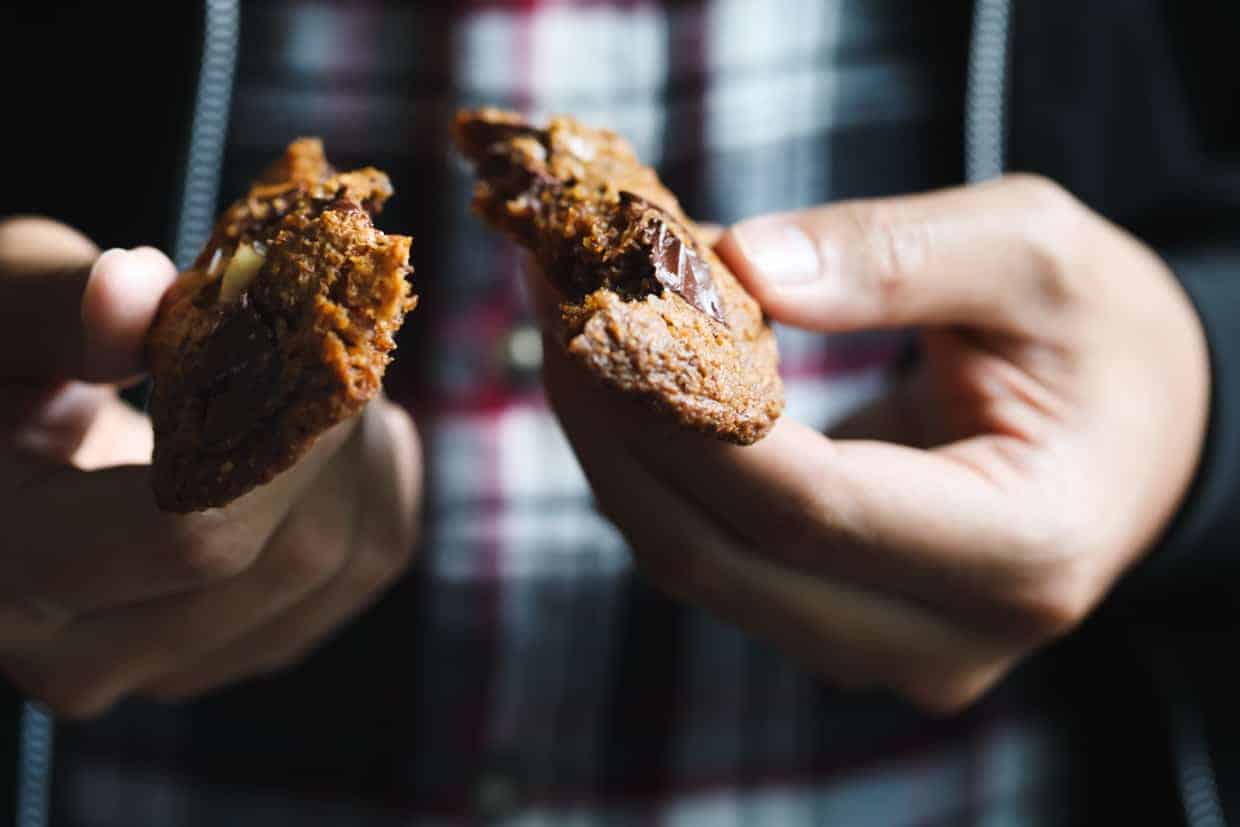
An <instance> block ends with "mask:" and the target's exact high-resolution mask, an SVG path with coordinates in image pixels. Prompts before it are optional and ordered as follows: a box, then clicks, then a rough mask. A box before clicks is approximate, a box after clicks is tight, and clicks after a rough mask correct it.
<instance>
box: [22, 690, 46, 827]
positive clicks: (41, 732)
mask: <svg viewBox="0 0 1240 827" xmlns="http://www.w3.org/2000/svg"><path fill="white" fill-rule="evenodd" d="M52 735H53V723H52V717H51V716H50V715H48V714H47V713H46V712H45V711H43V709H42V708H41V707H39V706H38V705H37V704H34V703H30V702H27V703H26V704H25V705H24V706H23V707H22V717H21V736H20V737H21V754H20V756H19V758H18V762H19V763H18V767H19V770H18V778H17V813H16V815H17V827H44V826H45V825H46V824H47V803H48V793H49V791H50V784H49V783H48V782H49V779H50V777H51V769H52Z"/></svg>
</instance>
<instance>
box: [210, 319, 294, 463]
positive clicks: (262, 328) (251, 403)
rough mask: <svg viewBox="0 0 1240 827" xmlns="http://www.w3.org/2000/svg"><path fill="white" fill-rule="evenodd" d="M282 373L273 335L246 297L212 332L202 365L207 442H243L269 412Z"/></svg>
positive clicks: (218, 445) (219, 445)
mask: <svg viewBox="0 0 1240 827" xmlns="http://www.w3.org/2000/svg"><path fill="white" fill-rule="evenodd" d="M280 372H281V364H280V353H279V351H278V350H277V348H276V341H275V335H274V334H273V333H272V331H271V328H269V327H268V326H267V324H266V323H264V322H263V320H262V318H261V317H260V316H259V315H258V313H257V312H255V310H254V308H253V306H252V305H251V304H250V303H249V302H248V301H247V300H246V298H245V297H244V296H243V297H242V300H241V301H240V302H239V303H238V305H237V306H236V308H235V310H232V311H230V312H229V314H228V315H227V316H226V317H224V318H223V319H222V320H221V322H220V324H219V326H218V327H217V328H216V329H215V332H214V333H212V334H211V338H210V339H209V340H208V342H207V347H206V353H204V354H203V357H202V362H201V363H200V364H199V367H198V376H197V377H196V380H195V384H198V383H201V386H202V387H203V388H204V393H205V396H206V408H205V410H204V413H203V427H202V435H203V440H204V442H205V443H206V444H207V445H209V446H211V447H212V448H217V449H220V450H227V449H228V448H229V447H231V446H233V445H235V444H236V443H238V442H240V441H241V439H242V438H244V437H245V435H246V434H247V433H248V432H249V431H250V430H251V429H252V428H253V427H254V426H255V425H256V424H257V423H258V422H260V421H261V420H262V419H263V417H265V416H266V415H267V414H268V413H269V412H270V411H269V408H271V407H272V404H273V399H274V397H275V391H276V388H277V385H278V384H279V381H280Z"/></svg>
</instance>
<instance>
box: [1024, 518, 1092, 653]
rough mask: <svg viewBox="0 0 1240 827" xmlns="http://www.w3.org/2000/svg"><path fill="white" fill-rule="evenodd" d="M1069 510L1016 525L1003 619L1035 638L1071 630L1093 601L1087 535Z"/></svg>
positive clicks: (1057, 634) (1032, 639)
mask: <svg viewBox="0 0 1240 827" xmlns="http://www.w3.org/2000/svg"><path fill="white" fill-rule="evenodd" d="M1067 513H1068V512H1067V511H1063V512H1061V513H1060V514H1059V516H1058V518H1057V519H1052V518H1045V519H1042V520H1022V521H1019V522H1017V523H1015V524H1014V525H1015V535H1014V538H1013V539H1014V544H1013V547H1012V549H1011V552H1010V553H1011V558H1010V559H1011V561H1012V562H1011V565H1010V567H1009V572H1008V574H1009V576H1008V577H1007V578H1005V579H1006V581H1007V583H1008V584H1009V586H1008V588H1007V589H1006V590H1005V591H1006V594H1005V595H1004V598H1003V603H1004V608H1005V610H1006V614H1007V618H1006V622H1007V624H1008V626H1009V628H1011V629H1012V630H1013V631H1014V632H1015V633H1016V635H1017V636H1023V637H1026V638H1028V639H1029V640H1031V641H1033V642H1035V643H1041V642H1044V641H1047V640H1050V639H1053V638H1056V637H1060V636H1062V635H1063V634H1065V633H1067V632H1069V631H1071V630H1072V629H1073V628H1075V627H1076V626H1077V625H1078V624H1080V623H1081V621H1083V620H1084V619H1085V616H1086V615H1087V614H1088V613H1089V611H1090V609H1091V608H1092V606H1093V602H1094V596H1095V592H1096V588H1095V583H1094V577H1093V576H1092V569H1091V568H1090V566H1089V562H1090V560H1091V558H1092V555H1091V554H1090V553H1089V552H1088V549H1089V547H1090V544H1089V540H1088V538H1087V537H1086V535H1085V533H1084V531H1083V530H1082V529H1081V527H1079V526H1076V525H1074V522H1073V520H1072V519H1071V518H1069V517H1067V516H1066V514H1067Z"/></svg>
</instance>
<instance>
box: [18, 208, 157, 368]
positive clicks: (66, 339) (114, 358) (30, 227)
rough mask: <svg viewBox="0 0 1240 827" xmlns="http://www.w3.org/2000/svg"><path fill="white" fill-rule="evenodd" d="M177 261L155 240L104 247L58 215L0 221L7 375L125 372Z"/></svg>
mask: <svg viewBox="0 0 1240 827" xmlns="http://www.w3.org/2000/svg"><path fill="white" fill-rule="evenodd" d="M175 277H176V268H175V267H173V265H172V262H171V261H169V260H168V258H167V257H166V256H165V255H164V254H163V253H160V252H159V251H157V250H155V249H153V248H150V247H139V248H137V249H134V250H119V249H117V250H108V251H107V252H105V253H103V254H102V255H99V253H98V250H97V248H96V247H95V246H94V245H93V244H92V243H91V242H90V241H89V240H88V239H86V237H85V236H83V235H81V234H80V233H78V232H76V231H75V230H72V229H70V228H69V227H67V226H65V225H63V224H59V223H57V222H54V221H49V220H47V219H39V218H15V219H9V220H7V221H4V222H2V223H0V378H4V379H23V380H54V379H65V378H79V379H88V380H92V381H110V380H119V379H123V378H125V377H127V376H131V375H133V374H135V373H138V372H140V371H141V370H142V339H143V336H144V335H145V333H146V329H147V327H148V326H149V325H150V322H151V319H152V317H153V316H154V314H155V310H156V308H157V307H158V306H159V300H160V297H161V296H162V295H163V291H164V289H165V288H166V287H167V286H168V284H170V283H171V281H172V280H173V279H174V278H175Z"/></svg>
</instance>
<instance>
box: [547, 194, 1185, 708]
mask: <svg viewBox="0 0 1240 827" xmlns="http://www.w3.org/2000/svg"><path fill="white" fill-rule="evenodd" d="M716 250H717V251H718V252H719V254H720V256H721V257H722V258H723V259H724V261H725V262H726V263H727V264H728V265H729V266H730V267H731V268H732V269H733V271H734V272H735V273H736V274H737V275H738V277H740V278H741V280H742V281H743V282H744V283H745V285H746V287H747V288H748V289H749V290H750V292H751V293H753V295H754V296H755V297H756V298H757V299H758V301H759V302H760V303H761V304H762V306H763V308H764V309H765V311H766V312H767V313H768V314H769V315H770V316H771V317H772V318H774V319H776V320H778V321H781V322H784V323H787V324H790V325H795V326H798V327H803V328H808V329H811V330H816V331H822V332H842V331H853V330H861V329H866V328H887V327H904V326H916V327H918V328H919V329H920V330H921V331H922V332H921V333H920V336H921V341H922V345H923V353H924V359H923V361H922V364H921V367H920V368H919V370H918V371H917V373H916V375H915V376H913V377H912V378H911V379H910V380H909V381H908V382H907V383H905V384H904V385H902V386H900V387H898V388H896V389H895V390H894V391H893V392H892V393H891V395H890V396H888V397H886V398H884V399H881V400H879V401H878V402H877V403H876V404H874V405H873V406H871V407H870V408H869V409H867V410H865V411H861V412H859V413H858V414H857V415H856V416H854V417H853V418H852V419H851V420H849V421H848V422H846V423H844V424H843V425H842V426H841V427H840V428H839V429H838V430H837V432H836V433H835V434H834V435H833V436H832V437H828V436H824V435H823V434H822V433H820V432H819V431H817V430H815V429H814V428H812V427H809V426H807V425H805V424H802V423H799V422H795V421H793V420H791V419H790V418H788V417H784V418H783V419H781V421H780V422H779V423H778V424H777V425H776V427H775V428H774V429H773V430H772V432H771V433H770V435H769V436H767V437H766V438H765V439H764V440H762V441H761V442H759V443H757V444H756V445H753V446H750V447H738V446H734V445H729V444H726V443H723V442H720V441H717V440H713V439H710V438H707V437H703V436H700V435H698V434H695V433H690V432H686V431H682V430H680V429H676V428H675V427H673V426H669V425H667V424H665V423H663V422H661V421H659V420H657V419H656V418H655V417H653V416H652V415H651V414H650V413H648V412H647V411H646V410H645V409H644V408H641V407H638V406H636V405H632V404H627V400H619V399H617V398H615V397H614V396H611V395H608V394H606V393H605V392H604V391H603V390H602V389H601V388H599V387H597V386H596V385H595V384H594V383H592V382H590V381H588V380H587V379H586V377H584V376H583V375H582V374H581V373H580V372H579V371H578V369H577V368H576V367H575V366H574V365H573V364H572V363H570V362H569V361H568V360H567V358H565V356H564V354H563V352H562V351H561V350H560V348H559V346H558V345H555V344H553V343H552V340H551V339H550V338H548V341H547V343H546V347H545V348H544V350H545V352H546V354H547V356H546V365H545V384H546V388H547V393H548V396H549V398H550V400H551V402H552V405H553V407H554V409H555V411H556V414H557V415H558V416H559V419H560V421H561V423H562V425H563V427H564V429H565V431H566V432H567V434H568V436H569V438H570V440H571V442H572V444H573V446H574V449H575V450H576V453H577V456H578V458H579V459H580V461H581V463H582V465H583V467H584V468H585V471H586V474H587V476H588V478H589V480H590V483H591V485H592V487H593V489H594V493H595V495H596V497H597V499H598V502H599V505H600V508H601V509H602V511H603V512H604V513H605V514H607V515H608V516H609V517H610V518H611V519H612V520H613V521H614V522H615V523H616V525H617V526H618V527H619V528H620V530H621V531H622V532H623V533H624V535H625V537H626V538H627V539H628V541H629V542H630V544H631V545H632V547H633V552H634V555H635V560H636V562H637V564H638V566H639V568H640V569H641V570H642V571H643V572H644V573H645V574H646V575H647V576H648V577H649V578H650V579H651V580H653V581H654V582H655V583H656V584H658V585H659V586H660V587H662V588H663V589H664V590H666V591H667V592H668V593H670V594H672V595H674V596H676V597H679V598H681V599H683V600H685V601H688V602H690V603H694V604H697V605H699V606H703V607H705V608H707V609H708V610H711V611H713V612H715V613H717V614H719V615H720V616H722V617H724V618H726V619H729V620H731V621H733V622H735V623H737V624H738V625H740V626H741V627H743V628H745V629H746V630H748V631H749V632H751V633H752V634H754V635H756V636H758V637H761V638H765V639H767V640H770V641H772V642H773V643H775V644H776V645H777V646H779V647H780V648H781V649H782V650H783V651H784V652H786V653H787V654H788V655H790V656H792V657H793V658H796V659H798V660H800V661H801V662H803V663H804V664H806V665H807V666H809V667H810V668H811V669H813V670H815V671H816V672H817V673H819V674H820V675H821V676H822V677H823V678H825V679H827V680H828V681H831V682H834V683H836V684H838V685H841V686H845V687H875V686H877V687H884V688H887V689H891V690H894V691H896V692H897V693H900V694H902V695H903V696H905V697H906V698H908V699H909V700H911V701H913V702H914V703H916V704H918V705H920V706H923V707H925V708H927V709H929V710H932V711H941V712H946V711H952V710H956V709H959V708H961V707H963V706H965V705H967V704H969V703H971V702H972V701H974V700H975V699H976V698H978V697H979V696H980V695H981V694H982V693H983V692H985V691H986V689H987V688H989V687H990V686H992V685H993V684H994V683H995V682H996V681H997V680H999V679H1000V678H1001V677H1002V676H1003V675H1004V674H1005V673H1006V672H1007V671H1008V670H1009V669H1010V668H1011V667H1012V666H1013V665H1014V664H1015V663H1017V662H1018V661H1019V660H1020V659H1022V658H1023V657H1025V656H1026V655H1028V654H1029V653H1030V652H1031V651H1033V650H1034V649H1036V648H1038V647H1039V646H1042V645H1043V644H1045V643H1047V642H1048V641H1050V640H1052V639H1054V638H1056V637H1058V636H1060V635H1063V634H1065V633H1066V632H1068V631H1069V630H1071V629H1072V628H1073V627H1075V626H1076V625H1077V624H1079V623H1080V622H1081V621H1082V620H1083V619H1084V618H1085V617H1086V616H1087V615H1088V614H1089V613H1090V611H1091V610H1092V609H1094V608H1095V607H1096V606H1097V605H1098V603H1099V602H1100V601H1101V600H1102V599H1103V598H1104V597H1105V596H1106V594H1107V592H1108V590H1109V589H1110V587H1111V586H1112V584H1113V583H1114V582H1115V580H1116V578H1117V577H1119V576H1120V575H1121V574H1122V573H1123V572H1124V571H1126V570H1127V569H1129V568H1130V567H1131V566H1132V565H1133V564H1135V563H1136V562H1137V561H1138V560H1139V559H1140V558H1141V557H1142V555H1144V554H1145V553H1146V552H1147V551H1148V550H1149V549H1150V548H1151V547H1152V546H1153V545H1154V544H1155V543H1156V541H1157V539H1158V537H1159V535H1160V533H1161V532H1162V530H1163V529H1164V527H1165V526H1166V524H1167V523H1168V521H1169V520H1170V519H1171V517H1172V516H1173V514H1174V513H1175V511H1176V509H1177V507H1178V505H1179V503H1180V501H1181V499H1182V498H1183V496H1184V494H1185V491H1186V489H1187V487H1188V485H1189V483H1190V481H1191V478H1192V476H1193V473H1194V470H1195V467H1196V465H1197V462H1198V458H1199V454H1200V451H1201V446H1202V442H1203V439H1204V434H1205V430H1206V421H1207V409H1208V402H1209V399H1208V396H1209V387H1210V376H1209V366H1208V358H1207V350H1206V344H1205V339H1204V335H1203V332H1202V330H1201V325H1200V322H1199V320H1198V319H1197V316H1196V314H1195V312H1194V310H1193V309H1192V307H1191V305H1190V304H1189V302H1188V300H1187V298H1186V297H1185V295H1184V293H1183V291H1182V290H1181V288H1180V286H1179V285H1178V283H1177V282H1176V280H1175V278H1174V277H1173V276H1172V274H1171V273H1170V272H1169V270H1168V269H1167V267H1166V266H1165V265H1164V264H1163V263H1162V262H1161V260H1159V259H1158V257H1157V256H1155V255H1154V253H1153V252H1152V251H1150V250H1149V249H1148V248H1146V247H1145V246H1143V245H1142V244H1141V243H1140V242H1138V241H1137V240H1136V239H1134V238H1132V237H1131V236H1129V235H1127V234H1126V233H1125V232H1123V231H1122V230H1120V229H1119V228H1118V227H1116V226H1114V225H1112V224H1110V223H1108V222H1107V221H1105V220H1104V219H1102V218H1101V217H1100V216H1098V215H1096V214H1094V213H1092V212H1090V211H1089V210H1088V209H1087V208H1085V207H1084V206H1083V205H1081V204H1080V203H1079V202H1077V201H1076V200H1075V199H1073V198H1072V197H1071V196H1070V195H1068V194H1067V193H1066V192H1064V191H1063V190H1062V189H1060V188H1059V187H1058V186H1056V185H1055V184H1053V183H1051V182H1049V181H1046V180H1044V179H1040V178H1036V177H1030V176H1013V177H1008V178H1004V179H1001V180H998V181H995V182H991V183H987V184H983V185H979V186H975V187H970V188H965V189H956V190H947V191H942V192H936V193H931V194H927V195H918V196H911V197H904V198H894V199H885V200H877V201H859V202H853V203H842V204H837V205H832V206H826V207H819V208H815V209H810V210H807V211H804V212H798V213H789V214H782V215H775V216H767V217H762V218H756V219H752V220H749V221H745V222H742V223H740V224H738V225H736V226H734V227H732V228H730V229H728V230H727V231H725V232H724V233H723V235H722V237H721V239H720V240H719V241H718V243H717V244H716ZM530 290H531V292H532V294H533V295H534V298H535V304H536V305H537V306H538V307H539V308H540V312H541V314H542V315H543V316H544V318H546V319H550V318H551V317H552V314H553V313H554V305H555V302H556V298H555V296H553V295H550V294H549V293H548V288H547V287H546V286H545V284H544V280H543V279H541V278H535V279H531V280H530Z"/></svg>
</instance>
